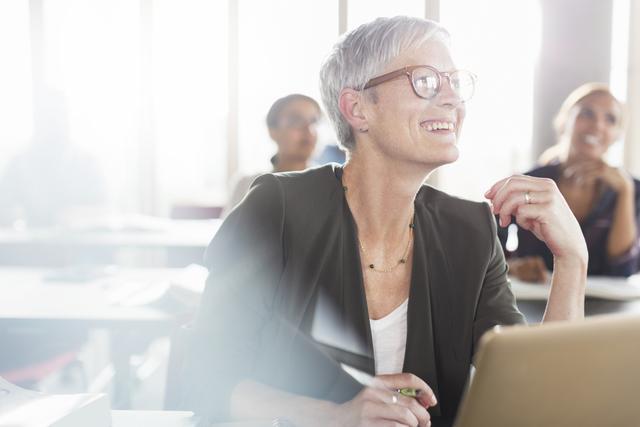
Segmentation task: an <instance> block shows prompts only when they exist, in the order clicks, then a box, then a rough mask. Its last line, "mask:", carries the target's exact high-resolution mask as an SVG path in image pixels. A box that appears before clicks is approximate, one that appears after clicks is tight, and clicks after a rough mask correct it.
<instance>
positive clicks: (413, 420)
mask: <svg viewBox="0 0 640 427" xmlns="http://www.w3.org/2000/svg"><path fill="white" fill-rule="evenodd" d="M364 398H365V399H366V400H367V402H365V404H363V411H365V412H366V413H367V414H369V415H367V416H371V417H373V418H384V419H387V420H393V421H397V422H401V423H403V424H406V425H409V426H420V427H424V426H427V425H428V424H429V422H430V416H429V413H428V412H427V410H426V409H425V408H424V407H422V406H421V405H419V404H418V402H416V400H415V399H413V398H411V397H406V396H402V395H401V394H399V393H397V392H394V391H391V390H387V389H380V388H373V387H369V388H368V389H366V390H365V394H364ZM368 402H372V403H373V404H374V405H371V403H368Z"/></svg>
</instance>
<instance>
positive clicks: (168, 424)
mask: <svg viewBox="0 0 640 427" xmlns="http://www.w3.org/2000/svg"><path fill="white" fill-rule="evenodd" d="M111 420H112V427H142V426H149V427H151V426H153V427H195V425H196V424H195V422H194V419H193V414H192V413H191V412H181V411H111Z"/></svg>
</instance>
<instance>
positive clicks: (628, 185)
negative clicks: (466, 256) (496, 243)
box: [499, 83, 640, 282]
mask: <svg viewBox="0 0 640 427" xmlns="http://www.w3.org/2000/svg"><path fill="white" fill-rule="evenodd" d="M623 116H624V114H623V106H622V104H621V103H620V101H618V100H617V99H616V98H615V97H614V96H613V95H612V93H611V91H610V90H609V88H608V87H607V86H606V85H604V84H600V83H587V84H584V85H582V86H580V87H578V88H577V89H575V90H574V91H573V92H572V93H571V94H570V95H569V96H568V97H567V99H566V100H565V101H564V103H563V104H562V107H561V108H560V111H559V112H558V114H557V116H556V118H555V120H554V128H555V130H556V133H557V135H558V143H557V144H556V145H554V146H552V147H551V148H549V149H548V150H547V151H545V152H544V153H543V154H542V156H541V157H540V164H542V165H543V166H540V167H538V168H536V169H533V170H532V171H529V172H527V173H526V175H530V176H534V177H542V178H549V179H552V180H553V181H555V182H556V184H557V185H558V187H559V189H560V192H561V193H562V195H563V196H564V198H565V199H566V201H567V203H568V204H569V207H570V208H571V211H572V212H573V214H574V215H575V216H576V218H577V219H578V221H579V222H580V226H581V228H582V232H583V234H584V237H585V240H586V242H587V247H588V249H589V269H588V274H590V275H605V276H629V275H631V274H633V273H635V272H636V271H638V261H639V258H640V242H639V240H638V222H639V221H640V209H639V204H640V181H638V180H636V179H634V178H632V177H631V176H630V175H629V174H628V173H627V172H626V171H625V170H624V169H621V168H617V167H614V166H611V165H609V164H608V163H607V161H606V159H605V154H606V153H607V150H608V149H609V147H611V145H612V144H613V143H615V142H616V141H617V140H618V139H619V138H620V137H621V136H622V132H623V128H624V126H623ZM499 233H500V237H501V241H502V243H503V245H505V244H506V241H507V232H506V230H505V229H501V230H500V231H499ZM508 246H509V245H508ZM510 255H511V258H510V259H509V267H510V273H511V274H512V275H513V276H515V277H517V278H519V279H522V280H526V281H532V282H537V281H539V282H544V281H547V278H548V272H547V271H548V270H551V269H552V268H553V256H552V255H551V252H550V251H549V249H548V248H547V246H546V245H545V244H544V243H543V242H541V241H539V240H538V239H537V238H536V237H535V236H534V235H533V234H531V233H530V232H529V231H526V230H523V229H522V228H518V247H517V249H516V250H515V251H514V252H513V253H511V254H510Z"/></svg>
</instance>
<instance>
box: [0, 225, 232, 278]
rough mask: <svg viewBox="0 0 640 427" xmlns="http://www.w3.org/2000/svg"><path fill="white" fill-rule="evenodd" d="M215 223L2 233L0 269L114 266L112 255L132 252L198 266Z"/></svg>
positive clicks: (9, 229)
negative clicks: (177, 259)
mask: <svg viewBox="0 0 640 427" xmlns="http://www.w3.org/2000/svg"><path fill="white" fill-rule="evenodd" d="M221 223H222V220H219V219H214V220H172V219H167V218H155V217H145V216H128V217H125V218H111V219H104V220H97V221H92V222H91V223H89V222H86V223H84V224H83V223H78V224H75V225H73V226H70V227H50V228H33V229H28V228H27V229H16V228H6V227H5V228H0V264H9V265H44V266H63V265H71V264H76V265H77V264H79V263H89V264H100V263H102V264H105V263H112V262H114V259H115V258H116V254H117V253H119V252H121V251H122V250H123V249H128V250H132V249H135V250H136V251H138V252H146V253H161V254H167V253H168V254H169V255H172V256H173V257H174V258H185V259H187V260H188V261H187V262H185V263H183V264H181V265H186V264H188V263H190V262H198V261H201V259H202V254H203V253H204V249H205V248H206V247H207V246H208V245H209V243H210V241H211V239H212V238H213V236H214V235H215V233H216V232H217V230H218V228H219V227H220V224H221ZM168 258H171V256H169V257H168ZM163 261H165V260H163ZM156 264H158V265H159V264H161V263H156ZM174 264H177V262H176V263H174Z"/></svg>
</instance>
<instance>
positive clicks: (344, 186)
mask: <svg viewBox="0 0 640 427" xmlns="http://www.w3.org/2000/svg"><path fill="white" fill-rule="evenodd" d="M320 74H321V89H322V98H323V101H324V103H325V106H326V109H327V112H328V115H329V117H330V118H331V120H332V121H333V123H334V125H335V127H336V131H337V134H338V137H339V139H340V143H341V144H342V146H343V147H344V148H345V149H347V150H348V160H347V162H346V164H345V166H344V167H340V166H338V165H335V164H334V165H329V166H322V167H319V168H315V169H311V170H307V171H304V172H300V173H289V174H268V175H264V176H262V177H261V178H259V179H258V180H256V182H255V183H254V185H253V187H252V189H251V190H250V192H249V194H248V195H247V197H246V198H245V199H244V200H243V202H242V203H241V204H240V205H239V206H238V207H237V208H236V209H235V210H234V211H233V212H232V213H231V215H230V216H229V217H228V218H227V219H226V221H225V222H224V224H223V225H222V227H221V228H220V231H219V232H218V234H217V235H216V237H215V239H214V240H213V241H212V243H211V245H210V247H209V249H208V251H207V255H206V263H207V265H208V267H209V269H210V277H209V280H208V285H207V289H206V291H205V294H204V295H203V300H202V306H201V309H200V312H199V315H198V319H197V322H196V331H195V334H196V337H197V339H196V340H194V345H193V348H192V354H191V357H190V359H189V365H188V370H189V372H190V378H191V382H190V384H189V387H190V395H191V400H190V401H188V404H189V406H190V407H191V408H192V409H194V410H196V412H197V413H199V414H200V415H202V416H203V417H204V418H205V419H206V420H214V419H220V418H234V419H247V418H278V419H279V420H281V421H282V420H283V419H287V420H289V421H290V422H291V423H293V424H295V425H298V426H386V425H389V426H391V425H402V426H418V425H419V426H428V425H431V424H433V425H434V426H450V425H452V423H453V421H454V417H455V414H456V411H457V407H458V404H459V402H460V398H461V395H462V392H463V388H464V385H465V382H466V380H467V377H468V373H469V368H470V366H471V363H472V357H473V354H474V352H475V350H476V349H477V344H478V340H479V339H480V337H481V336H482V334H483V333H484V332H485V331H487V330H488V329H490V328H492V327H493V326H495V325H510V324H515V323H521V322H523V321H524V319H523V316H522V315H521V314H520V312H519V311H518V309H517V307H516V304H515V299H514V297H513V294H512V293H511V290H510V288H509V282H508V280H507V267H506V263H505V260H504V255H503V252H502V249H501V247H500V244H499V242H498V240H497V237H496V225H495V222H494V217H493V214H497V215H499V217H500V219H501V220H500V225H502V226H504V225H506V223H507V221H508V220H509V219H510V218H511V216H512V215H513V216H515V218H516V220H517V221H518V223H519V224H521V226H523V227H526V228H527V229H528V230H531V231H532V232H533V233H534V234H535V235H536V236H537V237H538V238H539V239H541V240H543V241H544V242H545V243H546V244H547V246H548V247H549V248H550V250H551V251H552V252H553V254H554V256H555V266H556V269H555V272H554V276H553V285H552V290H551V294H550V296H549V302H548V305H547V310H546V313H545V321H549V320H569V319H577V318H581V317H582V316H583V312H584V307H583V300H584V286H585V282H586V275H585V271H586V264H587V253H586V247H585V243H584V239H583V238H582V235H581V233H580V228H579V226H578V224H577V222H576V220H575V218H574V217H573V215H572V214H571V212H570V211H569V209H568V207H567V205H566V203H565V202H564V200H563V199H562V197H561V196H560V194H559V192H558V189H557V188H556V187H555V185H554V184H553V182H550V181H549V180H544V179H537V178H530V177H523V176H512V177H508V178H505V179H503V180H501V181H499V182H497V183H496V184H495V185H493V186H492V187H491V188H490V189H489V190H488V191H487V193H486V194H485V197H487V198H488V199H489V201H490V202H491V207H489V206H488V205H487V204H485V203H476V202H471V201H466V200H461V199H458V198H455V197H452V196H449V195H447V194H445V193H443V192H441V191H438V190H436V189H434V188H432V187H430V186H427V185H423V182H424V180H425V178H426V177H428V175H429V174H430V173H431V172H432V171H433V170H435V169H436V168H438V167H439V166H441V165H444V164H448V163H451V162H454V161H455V160H456V159H457V158H458V147H457V141H458V136H459V133H460V129H461V126H462V123H463V119H464V115H465V105H466V104H465V102H466V101H468V100H469V99H470V97H471V96H472V94H473V90H474V87H475V83H476V79H475V76H474V75H473V74H472V73H470V72H468V71H464V70H459V69H457V68H456V67H455V66H454V63H453V59H452V58H451V54H450V50H449V36H448V34H447V32H446V30H444V29H443V28H442V27H441V26H439V25H438V24H437V23H435V22H432V21H428V20H424V19H419V18H409V17H395V18H379V19H376V20H375V21H373V22H370V23H367V24H364V25H362V26H360V27H358V28H357V29H355V30H354V31H352V32H350V33H349V34H347V35H346V36H345V37H344V38H343V39H341V40H340V41H339V42H338V43H337V44H336V46H335V47H334V49H333V51H332V52H331V54H330V56H329V57H328V58H327V60H326V62H325V64H324V66H323V67H322V70H321V73H320ZM344 365H348V366H350V367H351V368H356V369H357V370H359V371H362V372H365V373H368V374H370V375H371V376H373V380H370V381H365V385H362V384H361V383H359V382H356V381H355V380H354V379H353V378H352V377H351V376H350V375H348V374H347V373H346V372H345V370H343V368H342V367H343V366H344ZM348 370H349V371H350V372H353V370H352V369H348ZM403 389H410V391H416V395H415V396H412V397H411V396H406V394H411V393H410V392H409V393H407V390H403ZM400 391H404V392H405V393H404V394H403V393H401V392H400Z"/></svg>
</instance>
